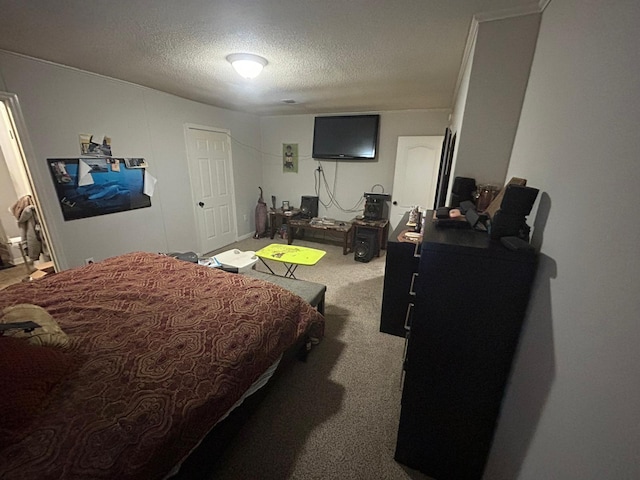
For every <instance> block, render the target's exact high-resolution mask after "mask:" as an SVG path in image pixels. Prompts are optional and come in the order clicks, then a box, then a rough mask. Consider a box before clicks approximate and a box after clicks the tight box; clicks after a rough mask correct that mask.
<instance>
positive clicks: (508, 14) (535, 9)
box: [452, 0, 551, 105]
mask: <svg viewBox="0 0 640 480" xmlns="http://www.w3.org/2000/svg"><path fill="white" fill-rule="evenodd" d="M550 2H551V0H538V4H533V3H532V4H530V5H523V6H520V7H513V8H506V9H502V10H496V11H494V12H486V13H477V14H475V15H474V16H473V18H472V19H471V25H470V27H469V34H468V35H467V43H466V44H465V46H464V53H463V55H462V62H461V63H460V69H459V70H458V78H457V79H456V88H455V89H454V90H453V98H452V105H455V101H456V98H458V90H460V85H461V84H462V78H463V77H464V72H465V70H466V68H467V64H468V63H469V61H470V60H471V58H470V57H471V52H472V50H473V45H474V43H475V41H476V38H477V37H478V27H479V24H480V23H482V22H491V21H494V20H504V19H507V18H513V17H522V16H525V15H533V14H538V13H542V11H543V10H544V9H545V8H546V7H547V5H549V3H550Z"/></svg>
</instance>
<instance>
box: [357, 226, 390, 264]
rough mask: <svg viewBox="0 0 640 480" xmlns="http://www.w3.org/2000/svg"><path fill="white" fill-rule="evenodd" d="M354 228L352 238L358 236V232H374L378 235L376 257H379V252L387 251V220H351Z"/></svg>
mask: <svg viewBox="0 0 640 480" xmlns="http://www.w3.org/2000/svg"><path fill="white" fill-rule="evenodd" d="M351 223H352V224H353V226H354V232H353V237H354V238H355V237H356V236H357V235H358V230H360V229H364V230H375V231H376V233H377V235H378V247H377V249H376V257H379V256H380V250H386V249H387V237H389V220H386V219H382V220H367V219H358V218H354V219H353V220H351Z"/></svg>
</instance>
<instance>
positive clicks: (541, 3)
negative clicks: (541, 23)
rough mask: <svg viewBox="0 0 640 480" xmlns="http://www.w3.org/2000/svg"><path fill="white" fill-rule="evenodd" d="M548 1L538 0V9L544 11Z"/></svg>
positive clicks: (549, 1) (549, 0)
mask: <svg viewBox="0 0 640 480" xmlns="http://www.w3.org/2000/svg"><path fill="white" fill-rule="evenodd" d="M550 3H551V0H540V2H539V3H538V5H539V8H540V11H541V12H544V9H545V8H547V7H548V6H549V4H550Z"/></svg>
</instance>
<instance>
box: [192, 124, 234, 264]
mask: <svg viewBox="0 0 640 480" xmlns="http://www.w3.org/2000/svg"><path fill="white" fill-rule="evenodd" d="M189 130H203V131H205V132H213V133H220V134H222V135H226V137H227V142H228V144H229V177H230V178H229V181H230V182H231V189H232V192H231V210H232V212H231V213H232V215H233V218H234V219H235V221H236V231H235V232H234V238H235V241H236V242H237V241H238V231H239V230H238V215H237V213H236V182H235V177H234V174H233V148H232V144H231V130H229V129H227V128H220V127H210V126H207V125H199V124H196V123H185V124H184V148H185V154H186V158H187V167H188V169H189V186H190V189H191V199H192V201H193V215H194V218H193V219H194V221H195V224H196V231H197V232H198V255H204V254H205V253H208V251H203V245H201V239H202V232H201V231H200V223H199V222H198V210H197V208H196V204H197V201H196V199H195V198H194V196H193V185H192V184H191V178H192V176H191V162H190V158H189Z"/></svg>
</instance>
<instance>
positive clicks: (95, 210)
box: [47, 157, 151, 221]
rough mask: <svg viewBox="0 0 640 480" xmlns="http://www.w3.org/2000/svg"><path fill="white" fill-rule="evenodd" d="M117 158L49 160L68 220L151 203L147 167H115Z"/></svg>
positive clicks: (52, 175)
mask: <svg viewBox="0 0 640 480" xmlns="http://www.w3.org/2000/svg"><path fill="white" fill-rule="evenodd" d="M114 160H116V159H112V158H96V157H83V158H50V159H48V160H47V162H48V164H49V172H50V173H51V178H52V179H53V184H54V187H55V189H56V194H57V196H58V201H59V202H60V208H61V209H62V216H63V217H64V219H65V221H68V220H77V219H80V218H86V217H94V216H97V215H105V214H109V213H116V212H124V211H127V210H134V209H137V208H145V207H150V206H151V198H150V197H149V196H148V195H145V193H144V174H145V170H140V169H128V168H122V169H114V168H113V166H114V165H115V163H112V162H114ZM118 164H119V162H118Z"/></svg>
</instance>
